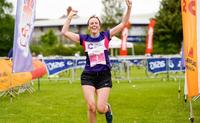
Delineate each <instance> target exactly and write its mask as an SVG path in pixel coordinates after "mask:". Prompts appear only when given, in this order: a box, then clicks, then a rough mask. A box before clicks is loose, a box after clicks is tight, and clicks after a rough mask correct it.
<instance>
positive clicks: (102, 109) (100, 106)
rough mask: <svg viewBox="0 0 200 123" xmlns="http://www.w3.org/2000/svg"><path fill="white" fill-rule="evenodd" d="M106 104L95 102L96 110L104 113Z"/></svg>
mask: <svg viewBox="0 0 200 123" xmlns="http://www.w3.org/2000/svg"><path fill="white" fill-rule="evenodd" d="M106 106H107V105H106V104H97V111H98V112H99V113H105V112H106Z"/></svg>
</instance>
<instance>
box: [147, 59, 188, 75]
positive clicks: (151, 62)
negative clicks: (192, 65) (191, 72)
mask: <svg viewBox="0 0 200 123" xmlns="http://www.w3.org/2000/svg"><path fill="white" fill-rule="evenodd" d="M181 60H182V59H181V58H150V59H147V70H148V72H151V73H161V72H172V71H184V70H185V67H181Z"/></svg>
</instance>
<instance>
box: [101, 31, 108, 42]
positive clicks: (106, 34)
mask: <svg viewBox="0 0 200 123" xmlns="http://www.w3.org/2000/svg"><path fill="white" fill-rule="evenodd" d="M100 34H101V35H103V36H104V38H105V37H106V38H107V39H108V40H110V30H106V31H103V32H101V33H100Z"/></svg>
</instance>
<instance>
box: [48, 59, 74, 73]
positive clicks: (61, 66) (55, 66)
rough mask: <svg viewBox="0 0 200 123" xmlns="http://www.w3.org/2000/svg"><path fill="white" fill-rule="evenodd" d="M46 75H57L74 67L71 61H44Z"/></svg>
mask: <svg viewBox="0 0 200 123" xmlns="http://www.w3.org/2000/svg"><path fill="white" fill-rule="evenodd" d="M44 63H45V64H46V68H47V72H48V75H53V74H58V73H60V72H62V71H64V70H67V69H69V68H73V67H74V60H73V59H45V60H44Z"/></svg>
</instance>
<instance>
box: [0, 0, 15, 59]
mask: <svg viewBox="0 0 200 123" xmlns="http://www.w3.org/2000/svg"><path fill="white" fill-rule="evenodd" d="M12 9H13V6H12V4H11V3H9V2H7V1H6V0H0V22H1V24H0V56H7V53H8V52H9V50H10V49H11V47H12V46H13V36H14V18H13V17H12V16H11V15H10V14H9V13H11V12H12Z"/></svg>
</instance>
